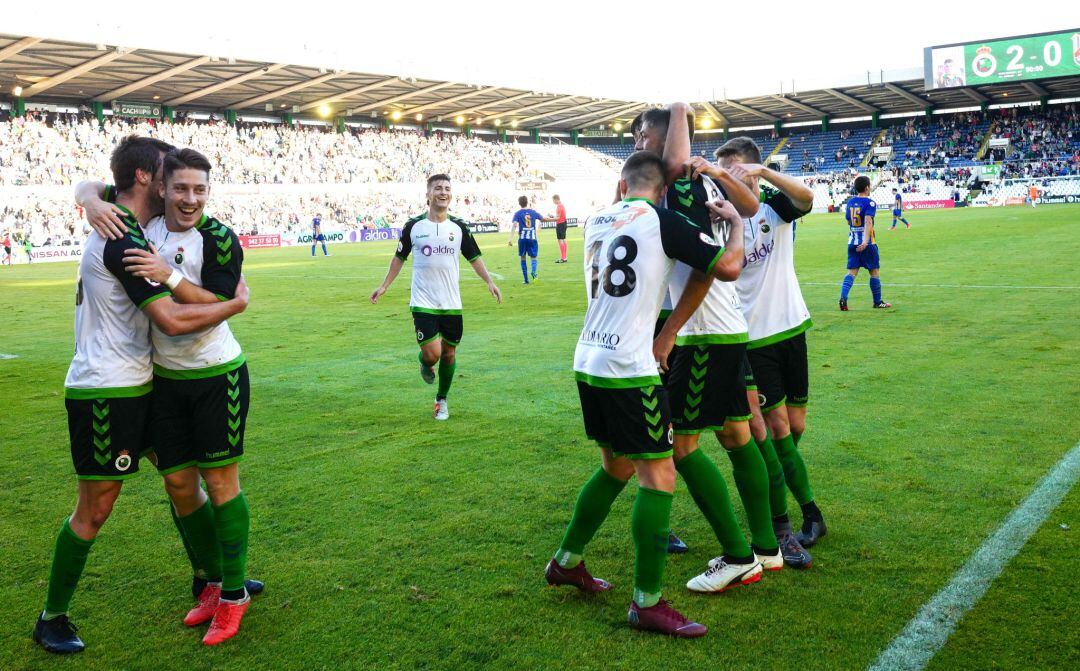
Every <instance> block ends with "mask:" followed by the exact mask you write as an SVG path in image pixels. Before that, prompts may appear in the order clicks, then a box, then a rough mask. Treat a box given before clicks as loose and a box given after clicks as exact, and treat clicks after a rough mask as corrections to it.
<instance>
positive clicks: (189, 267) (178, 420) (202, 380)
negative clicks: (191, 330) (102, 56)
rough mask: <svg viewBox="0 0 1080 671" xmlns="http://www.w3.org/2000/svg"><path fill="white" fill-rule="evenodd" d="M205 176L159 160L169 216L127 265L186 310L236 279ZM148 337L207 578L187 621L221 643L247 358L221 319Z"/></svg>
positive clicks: (167, 444)
mask: <svg viewBox="0 0 1080 671" xmlns="http://www.w3.org/2000/svg"><path fill="white" fill-rule="evenodd" d="M210 170H211V164H210V161H209V160H207V158H206V157H205V156H203V155H202V154H200V153H199V152H197V151H195V150H193V149H179V150H174V151H171V152H169V153H168V154H166V155H165V160H164V167H163V171H164V180H163V183H162V185H161V194H162V198H163V200H164V202H165V214H164V216H161V217H157V218H155V219H154V220H152V221H151V222H150V223H149V224H148V225H147V227H146V237H147V240H149V241H150V242H151V243H153V244H154V245H156V251H157V254H150V253H147V252H144V251H141V250H131V251H129V252H128V253H127V258H126V259H125V263H126V264H127V266H128V268H129V269H130V270H131V271H132V272H133V273H134V274H135V275H136V276H139V277H146V278H148V279H150V280H153V281H156V282H162V283H167V284H169V285H170V286H173V287H174V289H173V291H175V292H177V295H178V296H179V297H181V299H182V300H183V301H184V302H185V303H214V302H217V301H219V300H228V299H229V298H230V297H231V296H233V295H234V294H235V292H236V286H237V284H238V283H239V282H240V273H241V266H242V264H243V250H242V248H241V246H240V240H239V238H238V237H237V236H236V234H235V233H234V232H233V231H232V229H230V228H228V227H227V226H225V225H224V224H222V223H221V222H219V221H218V220H216V219H214V218H212V217H208V216H206V215H205V214H204V212H205V208H206V202H207V200H208V198H209V196H210ZM166 260H167V261H166ZM181 280H182V281H181ZM151 336H152V339H153V345H154V389H155V391H154V401H153V408H152V412H151V416H152V419H153V427H154V433H153V439H154V447H155V451H156V453H157V468H158V472H159V473H161V474H162V475H163V476H164V478H165V490H166V491H167V492H168V493H169V497H170V498H171V499H172V502H173V506H174V508H175V509H176V513H177V516H178V517H179V519H180V524H181V527H182V529H183V531H184V535H185V536H186V537H187V539H188V541H189V542H190V543H191V545H192V548H193V550H194V551H195V553H196V555H197V556H199V557H202V558H204V559H203V564H204V567H206V572H207V576H206V580H207V585H206V587H205V588H204V589H203V591H202V593H201V594H200V595H199V597H198V604H197V605H196V606H195V607H194V608H193V609H192V610H191V611H190V612H189V613H188V614H187V616H186V617H185V618H184V624H185V625H187V626H189V627H193V626H196V625H199V624H203V623H205V622H207V621H210V620H212V622H211V624H210V628H209V630H208V631H207V633H206V635H205V636H204V638H203V643H205V644H206V645H217V644H219V643H221V642H223V641H225V640H227V639H229V638H231V637H233V636H235V635H236V634H237V632H238V631H239V629H240V621H241V619H242V618H243V616H244V613H245V612H246V611H247V608H248V605H249V603H250V595H249V594H248V593H247V591H246V589H245V584H244V583H245V578H246V576H245V573H244V571H245V567H246V564H247V554H248V529H249V526H250V512H249V509H248V504H247V498H246V497H245V495H244V492H243V491H242V490H241V489H240V474H239V468H238V467H239V464H238V462H239V461H240V460H241V459H242V458H243V455H244V431H245V424H246V419H247V413H248V403H249V394H250V392H249V389H250V386H249V382H248V369H247V363H246V358H245V356H244V354H243V352H242V350H241V349H240V344H239V343H238V342H237V341H236V338H235V337H233V335H232V332H231V331H230V329H229V325H228V323H226V322H222V323H221V324H218V325H216V326H214V327H212V328H208V329H205V330H203V331H200V332H199V333H196V334H194V335H192V336H182V337H171V336H169V335H167V334H165V333H163V332H162V331H161V329H158V328H155V327H152V328H151ZM200 476H201V478H202V480H205V482H206V489H207V492H208V493H209V498H208V497H207V493H204V492H203V490H202V487H200Z"/></svg>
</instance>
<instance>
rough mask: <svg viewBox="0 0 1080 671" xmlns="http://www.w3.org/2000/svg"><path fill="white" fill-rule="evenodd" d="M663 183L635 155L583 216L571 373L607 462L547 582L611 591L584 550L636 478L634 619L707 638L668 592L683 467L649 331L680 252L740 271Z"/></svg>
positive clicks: (711, 266) (658, 172)
mask: <svg viewBox="0 0 1080 671" xmlns="http://www.w3.org/2000/svg"><path fill="white" fill-rule="evenodd" d="M666 182H667V177H666V170H665V166H664V162H663V159H661V158H660V156H659V155H657V154H655V153H653V152H649V151H638V152H635V153H634V154H632V155H631V156H630V158H628V159H627V160H626V163H625V164H624V165H623V169H622V175H621V180H620V190H621V191H622V193H623V195H624V199H623V200H622V201H621V202H619V203H615V204H613V205H610V206H608V207H607V208H605V209H603V210H601V211H599V212H597V213H596V214H594V215H592V216H591V217H589V219H588V222H587V223H586V228H585V249H586V260H585V285H586V293H587V296H588V309H587V311H586V313H585V325H584V328H583V329H582V330H581V335H580V337H579V339H578V344H577V349H576V352H575V355H574V371H575V376H576V378H577V383H578V394H579V396H580V397H581V410H582V415H583V416H584V420H585V433H586V435H588V437H589V438H590V439H592V440H595V441H596V442H597V443H598V444H599V445H600V452H601V467H600V468H599V469H597V471H596V472H595V473H594V474H593V476H592V477H591V478H590V479H589V481H588V482H586V483H585V486H584V487H583V488H582V489H581V492H580V494H579V495H578V499H577V503H576V504H575V506H574V514H573V517H572V518H571V520H570V524H569V526H568V527H567V529H566V533H565V534H564V536H563V539H562V543H561V544H560V546H559V550H558V552H556V553H555V557H554V559H552V560H551V561H550V562H548V565H547V569H546V570H545V577H546V579H547V582H548V584H550V585H573V586H575V587H577V588H578V589H580V590H582V591H585V592H601V591H605V590H607V589H610V587H611V586H610V585H609V584H608V583H606V582H605V581H603V580H600V579H597V578H593V577H592V575H590V574H589V572H588V570H587V569H586V568H585V563H584V561H583V560H582V555H583V554H584V551H585V546H586V544H587V543H588V542H589V541H590V540H591V539H592V537H593V535H594V534H595V533H596V531H597V530H598V529H599V527H600V525H601V524H602V523H603V522H604V519H605V518H606V517H607V514H608V512H609V511H610V509H611V504H612V503H613V502H614V500H615V499H616V498H617V497H618V495H619V493H620V492H621V491H622V490H623V488H624V487H625V486H626V482H627V481H628V480H629V479H630V477H631V476H632V475H634V474H635V473H636V474H637V477H638V483H639V485H638V490H637V496H635V498H634V507H633V512H632V513H631V528H632V532H633V537H634V546H635V549H636V558H635V565H634V597H633V602H632V603H631V606H630V612H629V621H630V626H631V627H634V628H636V629H643V630H647V631H657V632H661V633H665V634H671V635H673V636H679V637H686V638H692V637H698V636H704V635H705V633H706V632H707V629H706V628H705V627H704V626H703V625H701V624H698V623H696V622H691V621H689V620H688V619H687V618H686V617H684V616H683V615H682V614H681V613H679V612H678V611H676V610H675V609H674V608H672V607H671V606H670V605H669V604H668V603H667V602H666V601H664V600H663V599H662V598H661V586H662V583H663V573H664V564H665V562H666V559H667V537H668V533H669V520H670V514H671V501H672V492H673V491H674V487H675V466H674V463H673V461H672V458H671V456H672V433H671V431H672V430H671V425H670V419H669V418H670V412H669V409H668V403H667V392H666V391H665V390H664V387H663V386H661V385H660V378H659V377H658V376H657V370H656V360H655V359H654V357H653V353H652V351H651V346H650V345H651V343H650V333H649V332H650V327H651V326H652V325H653V322H654V321H655V320H656V317H657V315H658V314H659V312H660V305H661V303H662V301H663V297H664V293H665V291H666V289H667V283H668V277H669V276H670V275H671V272H672V268H673V267H674V260H675V259H678V260H680V261H682V262H683V263H686V264H687V265H689V266H690V267H692V268H694V269H696V270H698V271H701V272H702V273H704V274H705V275H706V276H711V277H719V278H721V279H724V280H729V279H732V274H731V272H732V269H731V268H729V266H728V265H727V264H721V263H720V259H721V257H722V256H723V251H724V250H723V249H721V248H720V247H717V246H715V245H712V244H709V243H708V242H705V239H704V238H703V235H702V234H703V231H702V230H701V229H699V228H697V227H696V226H695V225H693V224H692V223H691V222H689V221H687V220H686V218H685V217H681V216H679V215H678V214H676V213H674V212H671V211H669V210H665V209H663V208H657V207H655V206H654V205H653V203H655V202H656V201H657V200H659V199H660V197H661V196H662V195H663V193H664V188H665V186H666ZM692 307H694V306H692Z"/></svg>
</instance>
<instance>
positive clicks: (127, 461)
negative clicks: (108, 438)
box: [113, 450, 131, 472]
mask: <svg viewBox="0 0 1080 671" xmlns="http://www.w3.org/2000/svg"><path fill="white" fill-rule="evenodd" d="M113 466H115V467H116V470H118V471H121V472H123V471H126V470H127V469H129V468H131V455H129V454H128V452H127V450H123V451H122V452H120V456H119V457H117V458H116V461H114V462H113Z"/></svg>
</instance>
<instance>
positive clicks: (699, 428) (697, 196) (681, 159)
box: [636, 103, 783, 592]
mask: <svg viewBox="0 0 1080 671" xmlns="http://www.w3.org/2000/svg"><path fill="white" fill-rule="evenodd" d="M664 111H665V110H657V111H656V112H664ZM666 111H669V114H668V123H667V124H666V136H665V142H664V145H663V146H664V161H665V163H666V164H667V170H668V174H669V176H670V175H677V176H678V177H677V179H676V180H675V182H674V183H673V184H672V187H671V188H672V191H671V192H669V194H668V198H667V202H668V206H669V207H670V208H672V209H673V210H675V211H677V212H680V213H682V214H683V215H684V216H686V217H687V218H689V219H690V220H691V221H693V222H694V223H695V224H697V225H698V226H699V227H700V228H701V229H702V230H703V231H706V232H707V234H708V235H711V236H712V238H713V239H714V240H717V241H718V243H720V244H723V245H724V257H723V259H722V262H728V263H731V264H733V269H732V270H733V273H732V274H733V279H734V277H737V276H738V274H739V271H740V270H741V268H742V265H743V233H742V228H743V224H742V218H741V217H740V216H739V214H738V213H737V212H735V211H734V210H732V211H731V216H730V217H728V218H726V219H725V220H723V221H721V222H719V224H720V225H719V226H717V225H716V223H715V222H713V221H711V217H710V213H709V211H708V209H707V208H706V207H705V202H708V201H712V200H715V199H719V198H721V189H720V187H719V186H717V182H725V181H726V182H727V183H729V184H730V185H731V187H732V188H731V190H732V191H733V192H735V193H737V194H738V195H739V197H740V198H741V199H742V200H743V202H744V203H745V204H747V206H748V207H752V208H754V209H756V204H757V200H756V198H754V197H753V194H752V193H751V191H750V189H749V188H747V186H745V185H744V184H741V183H739V182H738V181H737V180H735V179H734V177H733V176H732V175H730V174H729V173H727V171H725V170H724V169H723V168H720V167H718V166H715V165H712V164H710V163H709V162H708V161H706V160H704V159H703V158H701V157H694V158H693V159H691V156H690V139H691V135H690V128H691V125H692V124H691V119H692V116H690V108H689V106H686V105H684V104H682V103H675V104H672V105H671V106H669V108H668V110H666ZM646 115H647V116H646V118H645V120H644V121H643V124H642V125H643V126H645V127H647V128H656V127H657V126H661V125H663V122H662V116H661V114H658V113H655V112H654V113H653V114H652V115H650V113H648V112H647V113H646ZM649 116H652V117H653V118H652V119H650V118H649ZM636 139H637V140H638V141H640V142H643V143H644V142H648V141H649V138H648V135H647V131H646V132H643V133H641V134H640V135H639V136H638V137H637V138H636ZM688 168H689V172H687V169H688ZM714 179H715V180H717V182H714V181H713V180H714ZM670 291H671V301H672V303H673V304H674V305H675V308H674V311H673V313H672V315H671V316H670V317H669V318H668V320H667V323H666V324H665V325H664V327H663V329H662V330H661V332H660V334H659V337H658V338H657V345H656V350H655V353H656V354H657V358H658V359H659V361H660V362H661V366H664V365H665V364H666V358H667V355H668V352H669V351H670V350H671V347H672V345H678V347H676V348H675V352H674V355H673V356H672V357H671V370H670V372H669V373H668V381H667V383H666V385H667V387H668V392H669V394H671V399H672V400H671V409H672V416H673V417H674V424H675V466H676V469H677V470H678V471H679V473H680V474H682V476H683V479H684V480H685V481H686V483H687V488H688V489H689V490H690V492H691V494H692V495H693V497H694V501H695V502H696V503H697V504H698V507H699V508H700V509H701V512H702V513H703V514H704V515H705V517H706V519H707V520H708V521H709V524H710V526H712V528H713V532H714V533H715V534H716V536H717V539H718V540H719V541H720V542H721V545H722V546H723V548H724V554H723V556H721V557H719V558H717V559H716V560H714V561H713V562H711V563H710V567H709V569H708V570H707V571H705V572H704V573H702V574H701V575H699V576H697V577H696V578H694V579H692V580H691V581H690V582H689V583H687V587H688V588H689V589H691V590H694V591H699V592H721V591H724V590H726V589H728V588H729V587H730V586H732V585H735V584H749V583H752V582H756V581H757V580H759V579H760V577H761V572H762V562H764V563H765V565H766V566H767V567H768V568H770V569H773V568H779V567H782V566H783V557H782V555H781V553H780V549H779V546H778V544H777V541H776V536H775V535H774V534H773V530H772V525H771V523H770V517H769V480H768V471H767V469H766V466H765V462H764V461H763V460H762V457H761V454H760V452H759V451H758V449H757V447H756V446H755V445H754V442H753V438H752V436H751V433H750V426H749V419H750V416H751V412H750V407H749V404H748V401H747V395H746V389H745V375H744V374H743V372H742V361H743V359H744V357H745V352H746V341H747V327H746V319H745V317H743V314H742V312H741V310H740V309H739V300H738V296H737V295H736V292H735V286H734V284H732V283H731V282H713V283H711V285H710V284H709V283H708V282H701V283H699V282H697V281H695V280H692V277H691V272H690V268H689V267H687V266H686V265H685V264H676V266H675V271H674V273H673V274H672V279H671V284H670ZM698 294H704V300H702V298H701V296H700V295H698ZM697 304H700V307H697V309H696V312H695V311H694V310H692V309H688V308H689V307H690V306H696V305H697ZM676 334H677V335H676ZM709 431H712V432H714V433H715V434H716V436H717V438H718V440H719V441H720V444H721V445H722V446H723V447H724V448H725V451H726V452H727V455H728V457H729V459H730V460H731V463H732V467H733V472H734V476H735V482H736V485H737V487H738V490H739V493H740V495H741V497H742V499H743V504H744V507H745V508H746V511H747V516H748V518H749V522H750V529H751V534H752V537H753V538H752V540H753V545H752V546H751V545H748V544H747V543H746V539H745V537H744V536H743V533H742V531H741V529H739V526H738V523H737V522H736V521H735V515H734V511H733V509H732V507H731V501H730V497H729V495H728V491H727V485H726V484H725V483H724V480H723V476H721V475H720V472H719V470H717V468H716V466H715V464H714V463H713V462H712V460H711V459H709V457H708V456H707V455H706V454H705V453H704V452H701V451H699V450H698V449H697V448H698V443H699V437H700V434H701V433H705V432H709Z"/></svg>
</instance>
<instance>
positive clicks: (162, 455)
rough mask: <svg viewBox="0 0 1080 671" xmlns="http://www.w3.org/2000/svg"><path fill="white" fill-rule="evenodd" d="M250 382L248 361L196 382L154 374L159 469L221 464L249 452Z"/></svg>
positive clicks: (155, 431) (156, 444)
mask: <svg viewBox="0 0 1080 671" xmlns="http://www.w3.org/2000/svg"><path fill="white" fill-rule="evenodd" d="M250 395H251V386H250V383H249V381H248V368H247V364H246V363H245V364H243V365H241V366H240V367H239V368H237V369H236V370H232V371H229V372H228V373H222V374H221V375H215V376H214V377H204V378H198V379H194V380H174V379H171V378H166V377H161V376H159V375H155V376H154V407H153V412H152V414H151V417H152V422H153V441H154V451H155V452H156V453H157V458H158V463H157V467H158V472H160V473H161V474H162V475H168V474H169V473H173V472H175V471H179V470H181V469H184V468H189V467H191V466H198V467H199V468H220V467H222V466H227V465H228V464H231V463H233V462H236V461H240V459H241V458H242V457H243V455H244V429H245V426H246V424H247V414H248V404H249V401H250Z"/></svg>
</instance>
